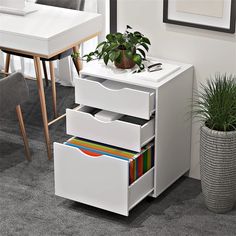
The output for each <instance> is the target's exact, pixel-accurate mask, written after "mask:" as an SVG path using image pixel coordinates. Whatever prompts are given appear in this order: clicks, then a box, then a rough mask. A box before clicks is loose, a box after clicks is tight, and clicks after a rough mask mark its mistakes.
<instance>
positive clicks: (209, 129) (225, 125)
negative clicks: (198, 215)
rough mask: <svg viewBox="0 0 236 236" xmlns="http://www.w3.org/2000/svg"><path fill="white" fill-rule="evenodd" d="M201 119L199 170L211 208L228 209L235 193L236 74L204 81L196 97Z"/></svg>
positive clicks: (217, 211) (206, 199)
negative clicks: (204, 83)
mask: <svg viewBox="0 0 236 236" xmlns="http://www.w3.org/2000/svg"><path fill="white" fill-rule="evenodd" d="M193 105H194V110H193V111H194V115H195V116H197V117H198V118H200V119H201V121H202V124H203V125H202V126H201V130H200V171H201V185H202V191H203V196H204V200H205V203H206V206H207V207H208V209H210V210H212V211H213V212H216V213H225V212H227V211H229V210H231V209H232V208H233V206H234V204H235V193H236V191H235V190H236V76H232V75H228V76H227V75H226V74H224V75H221V74H218V75H216V76H215V78H214V79H209V80H208V81H207V83H206V85H203V84H202V85H201V91H200V93H199V95H197V98H196V99H195V100H194V104H193Z"/></svg>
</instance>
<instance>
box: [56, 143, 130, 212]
mask: <svg viewBox="0 0 236 236" xmlns="http://www.w3.org/2000/svg"><path fill="white" fill-rule="evenodd" d="M54 165H55V166H54V167H55V194H56V195H58V196H61V197H64V198H67V199H71V200H74V201H78V202H81V203H85V204H88V205H91V206H95V207H98V208H102V209H105V210H109V211H112V212H116V213H118V214H122V215H128V184H129V183H128V182H129V177H128V176H129V163H128V162H127V161H125V160H121V159H117V158H112V157H108V156H105V155H101V156H98V157H91V156H88V155H87V154H85V153H83V152H82V151H81V150H80V149H78V148H74V147H70V146H67V145H64V144H59V143H55V144H54Z"/></svg>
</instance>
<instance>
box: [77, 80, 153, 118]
mask: <svg viewBox="0 0 236 236" xmlns="http://www.w3.org/2000/svg"><path fill="white" fill-rule="evenodd" d="M103 83H104V80H102V79H98V78H96V79H91V78H90V77H88V78H87V77H86V78H83V79H81V78H79V79H77V80H76V81H75V101H76V103H78V104H82V105H87V106H91V107H96V108H100V109H104V110H108V111H113V112H117V113H121V114H126V115H129V116H134V117H139V118H143V119H149V118H150V116H151V114H152V113H153V112H154V110H155V93H154V91H151V90H150V91H149V90H147V89H143V88H140V87H138V88H137V87H136V86H133V87H135V88H133V87H132V86H130V85H123V87H122V88H114V87H116V86H114V87H111V86H107V85H106V86H105V85H104V84H103ZM114 83H116V82H114ZM124 86H127V87H124Z"/></svg>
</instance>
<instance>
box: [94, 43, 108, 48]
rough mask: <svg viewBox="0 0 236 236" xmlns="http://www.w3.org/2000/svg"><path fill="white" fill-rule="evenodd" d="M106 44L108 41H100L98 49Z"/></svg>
mask: <svg viewBox="0 0 236 236" xmlns="http://www.w3.org/2000/svg"><path fill="white" fill-rule="evenodd" d="M104 44H106V42H105V41H104V42H101V43H99V44H98V45H97V47H96V49H98V48H100V47H101V46H103V45H104Z"/></svg>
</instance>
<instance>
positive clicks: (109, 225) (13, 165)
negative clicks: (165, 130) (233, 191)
mask: <svg viewBox="0 0 236 236" xmlns="http://www.w3.org/2000/svg"><path fill="white" fill-rule="evenodd" d="M28 84H29V87H30V100H29V101H28V102H27V103H26V104H24V105H23V107H22V108H23V109H22V110H23V111H24V115H25V122H26V124H27V132H28V135H29V139H30V147H31V151H32V158H33V161H32V162H31V163H27V162H26V161H25V159H24V149H23V145H22V140H21V137H20V136H19V130H18V126H17V123H16V116H15V112H14V111H12V112H10V113H8V114H5V115H4V117H2V118H0V235H1V236H8V235H14V236H15V235H21V236H22V235H24V236H25V235H29V236H31V235H33V236H38V235H43V236H47V235H76V236H77V235H85V236H86V235H88V236H90V235H122V236H123V235H134V236H135V235H142V236H143V235H158V236H159V235H160V236H167V235H170V236H175V235H180V236H182V235H207V236H208V235H220V236H222V235H224V236H230V235H236V210H233V211H232V212H230V213H228V214H225V215H217V214H214V213H211V212H209V211H208V210H207V209H206V207H205V205H204V202H203V198H202V194H201V186H200V182H199V181H198V180H194V179H190V178H186V177H182V178H181V179H180V180H178V181H177V182H176V183H175V184H174V185H173V186H171V187H170V188H169V189H168V190H167V191H166V192H165V193H163V194H162V195H161V196H160V197H158V198H157V199H152V198H146V199H145V200H143V201H142V202H141V203H140V204H139V205H138V206H137V207H135V208H134V209H133V210H132V211H131V213H130V216H129V217H123V216H120V215H117V214H113V213H110V212H107V211H103V210H100V209H96V208H93V207H90V206H86V205H83V204H79V203H76V202H73V201H69V200H66V199H62V198H60V197H56V196H55V195H54V182H53V179H54V176H53V161H48V160H47V158H46V152H45V145H44V142H43V140H44V139H43V132H42V125H41V115H40V110H39V106H38V103H39V101H38V97H37V90H36V83H35V82H34V81H28ZM46 97H47V105H48V108H50V107H52V106H51V91H50V88H47V89H46ZM73 97H74V91H73V88H65V87H61V86H58V100H59V102H58V105H59V107H60V112H61V113H62V112H63V111H64V109H65V108H66V107H74V106H75V104H74V103H73ZM48 113H49V116H50V117H51V116H52V111H51V109H49V111H48ZM50 132H51V134H52V139H53V141H59V142H63V141H64V140H66V139H67V136H66V135H65V120H62V121H61V122H59V123H57V124H55V125H54V126H52V127H51V128H50Z"/></svg>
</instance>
